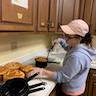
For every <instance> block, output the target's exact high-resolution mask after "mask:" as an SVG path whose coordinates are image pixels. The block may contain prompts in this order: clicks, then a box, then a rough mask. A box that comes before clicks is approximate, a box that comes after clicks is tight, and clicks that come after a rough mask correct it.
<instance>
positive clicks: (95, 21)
mask: <svg viewBox="0 0 96 96" xmlns="http://www.w3.org/2000/svg"><path fill="white" fill-rule="evenodd" d="M90 31H91V33H92V34H95V35H96V0H94V2H93V9H92V18H91V24H90Z"/></svg>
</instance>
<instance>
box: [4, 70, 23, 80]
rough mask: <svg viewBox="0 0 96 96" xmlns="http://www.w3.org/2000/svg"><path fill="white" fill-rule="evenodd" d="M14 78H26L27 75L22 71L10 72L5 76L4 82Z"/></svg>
mask: <svg viewBox="0 0 96 96" xmlns="http://www.w3.org/2000/svg"><path fill="white" fill-rule="evenodd" d="M13 78H25V74H24V72H22V71H20V70H9V71H8V72H7V73H6V74H4V75H3V80H4V81H6V80H9V79H13Z"/></svg>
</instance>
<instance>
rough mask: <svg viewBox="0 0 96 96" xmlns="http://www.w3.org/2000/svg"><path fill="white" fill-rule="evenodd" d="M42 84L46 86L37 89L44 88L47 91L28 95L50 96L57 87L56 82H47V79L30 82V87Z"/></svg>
mask: <svg viewBox="0 0 96 96" xmlns="http://www.w3.org/2000/svg"><path fill="white" fill-rule="evenodd" d="M41 82H45V85H41V86H39V87H36V88H41V87H44V88H45V89H44V90H39V91H36V92H33V93H30V94H28V96H49V94H50V93H51V92H52V90H53V89H54V87H55V82H53V81H50V80H46V79H33V80H30V81H29V82H28V84H29V86H30V85H34V84H37V83H41Z"/></svg>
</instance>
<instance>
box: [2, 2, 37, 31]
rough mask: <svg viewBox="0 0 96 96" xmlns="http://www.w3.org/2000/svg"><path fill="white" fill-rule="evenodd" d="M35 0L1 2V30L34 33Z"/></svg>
mask: <svg viewBox="0 0 96 96" xmlns="http://www.w3.org/2000/svg"><path fill="white" fill-rule="evenodd" d="M35 5H36V3H35V0H0V30H9V31H34V27H35V22H36V21H35V20H36V19H35V12H36V11H35V10H36V6H35Z"/></svg>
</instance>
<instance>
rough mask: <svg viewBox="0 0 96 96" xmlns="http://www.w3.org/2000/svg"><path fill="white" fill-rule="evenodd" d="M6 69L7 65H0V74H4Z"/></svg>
mask: <svg viewBox="0 0 96 96" xmlns="http://www.w3.org/2000/svg"><path fill="white" fill-rule="evenodd" d="M7 71H8V68H7V67H4V66H0V75H4V74H5V73H6V72H7Z"/></svg>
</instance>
